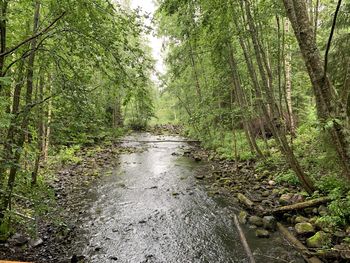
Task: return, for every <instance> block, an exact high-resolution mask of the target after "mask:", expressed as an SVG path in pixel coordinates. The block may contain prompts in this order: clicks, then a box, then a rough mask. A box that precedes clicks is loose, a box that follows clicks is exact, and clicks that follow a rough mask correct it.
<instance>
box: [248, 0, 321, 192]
mask: <svg viewBox="0 0 350 263" xmlns="http://www.w3.org/2000/svg"><path fill="white" fill-rule="evenodd" d="M241 3H242V2H241ZM245 12H246V15H247V20H248V26H249V33H250V36H251V39H252V42H253V47H254V50H255V57H256V61H257V64H258V68H259V72H260V76H261V79H262V87H263V88H264V93H265V95H266V99H267V102H268V105H270V108H268V107H266V105H265V104H264V103H263V104H262V105H261V106H262V109H263V111H264V113H265V118H266V120H267V121H268V124H269V127H270V129H271V132H272V134H273V136H274V138H275V140H276V141H277V142H278V144H279V146H280V148H281V152H282V153H283V154H284V155H285V157H286V160H287V162H288V164H289V165H290V167H291V169H292V170H293V171H294V172H295V174H296V175H297V177H298V178H299V181H300V183H301V185H302V186H303V188H304V189H305V190H306V191H307V192H308V193H309V194H311V193H312V192H313V191H314V189H315V188H314V185H313V183H312V181H311V179H310V178H309V177H308V176H307V175H306V174H305V173H304V171H303V170H302V168H301V166H300V164H299V162H298V161H297V159H296V157H295V155H294V153H293V150H292V149H291V147H290V145H289V143H288V141H287V138H286V136H285V134H284V132H283V131H282V129H281V127H280V126H281V125H280V124H279V122H280V118H281V115H280V110H279V108H278V105H277V103H276V101H275V98H274V94H273V91H272V89H271V88H272V87H271V84H272V83H270V82H269V74H267V72H266V71H265V69H264V62H263V60H264V55H263V53H261V49H262V47H261V45H260V44H259V40H258V34H257V32H256V26H255V24H254V19H253V17H252V14H251V10H250V4H249V2H245ZM269 109H270V110H271V113H272V116H271V115H270V114H269ZM276 116H277V118H278V119H277V120H276Z"/></svg>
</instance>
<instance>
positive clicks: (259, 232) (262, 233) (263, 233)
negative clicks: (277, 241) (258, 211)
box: [255, 229, 270, 238]
mask: <svg viewBox="0 0 350 263" xmlns="http://www.w3.org/2000/svg"><path fill="white" fill-rule="evenodd" d="M255 235H256V236H257V237H260V238H268V237H270V232H269V231H267V230H265V229H257V230H255Z"/></svg>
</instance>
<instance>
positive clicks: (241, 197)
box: [237, 193, 254, 207]
mask: <svg viewBox="0 0 350 263" xmlns="http://www.w3.org/2000/svg"><path fill="white" fill-rule="evenodd" d="M237 198H238V200H239V201H240V202H241V203H242V204H244V205H245V206H248V207H252V206H253V205H254V203H253V202H252V201H251V200H250V199H249V198H248V197H246V196H245V195H244V194H241V193H239V194H237Z"/></svg>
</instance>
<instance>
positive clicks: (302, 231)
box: [295, 222, 315, 235]
mask: <svg viewBox="0 0 350 263" xmlns="http://www.w3.org/2000/svg"><path fill="white" fill-rule="evenodd" d="M295 231H296V232H297V233H298V234H299V235H308V234H313V233H315V229H314V226H313V225H311V224H310V223H307V222H304V223H297V224H296V225H295Z"/></svg>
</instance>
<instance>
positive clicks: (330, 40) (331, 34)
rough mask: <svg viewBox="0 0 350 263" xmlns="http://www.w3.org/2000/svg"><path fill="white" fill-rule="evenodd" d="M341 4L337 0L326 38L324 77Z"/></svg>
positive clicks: (340, 0) (339, 0) (340, 1)
mask: <svg viewBox="0 0 350 263" xmlns="http://www.w3.org/2000/svg"><path fill="white" fill-rule="evenodd" d="M341 4H342V0H338V5H337V8H336V10H335V13H334V18H333V24H332V29H331V33H330V35H329V39H328V43H327V49H326V53H325V57H324V77H326V75H327V69H328V53H329V50H330V48H331V44H332V38H333V35H334V30H335V26H336V24H337V18H338V14H339V11H340V7H341Z"/></svg>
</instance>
